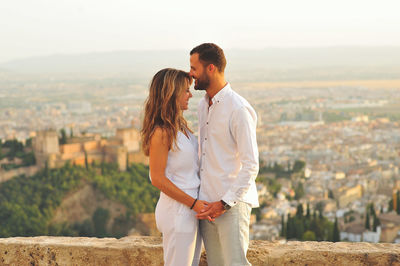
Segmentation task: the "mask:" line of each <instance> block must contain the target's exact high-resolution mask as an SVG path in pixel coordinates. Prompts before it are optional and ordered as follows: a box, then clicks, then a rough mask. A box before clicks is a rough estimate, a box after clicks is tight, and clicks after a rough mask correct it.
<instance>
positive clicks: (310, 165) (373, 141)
mask: <svg viewBox="0 0 400 266" xmlns="http://www.w3.org/2000/svg"><path fill="white" fill-rule="evenodd" d="M338 69H339V70H338ZM350 69H352V68H350ZM354 69H356V68H355V67H354V68H353V70H354ZM384 69H389V71H387V72H386V73H389V74H388V75H387V77H388V78H385V75H384V74H382V73H384V71H383V70H384ZM396 69H397V68H395V67H393V68H389V67H387V66H386V68H379V69H377V70H376V71H375V72H374V71H372V69H370V68H368V69H367V70H365V71H364V72H363V73H364V74H365V76H367V77H363V75H361V74H363V73H361V74H360V73H359V72H357V71H356V70H354V71H353V72H351V71H350V72H348V68H345V69H344V70H341V71H340V68H329V69H324V68H322V69H318V68H311V69H310V68H307V69H306V70H307V71H306V70H304V69H303V70H302V71H303V72H301V73H303V74H298V72H297V71H296V69H290V68H289V69H286V70H285V69H284V68H279V69H275V70H271V71H270V72H268V70H265V72H266V73H267V74H266V77H264V76H260V75H259V76H257V77H252V76H249V75H247V76H246V75H245V74H247V73H249V72H250V71H249V70H246V71H244V72H243V73H245V74H243V75H242V76H239V75H235V74H238V73H240V71H239V68H233V69H232V71H231V72H230V73H229V75H230V76H232V79H229V76H228V78H227V79H228V81H230V83H231V85H232V88H233V89H234V90H236V91H237V92H238V93H239V94H241V95H242V96H243V97H245V98H246V99H247V100H248V101H249V102H250V103H251V104H252V106H253V107H254V109H255V110H256V112H257V115H258V125H257V141H258V148H259V154H260V173H259V177H258V178H257V180H256V182H257V187H258V193H259V200H260V203H261V206H260V208H259V209H257V210H256V211H254V215H253V218H252V224H251V238H252V239H265V240H279V239H285V238H287V239H297V240H329V241H333V237H334V236H333V235H334V232H333V231H334V227H337V228H338V231H339V232H338V233H339V239H336V240H335V241H350V242H359V241H365V242H374V243H376V242H389V243H400V215H399V213H400V207H399V205H400V199H399V196H398V191H400V172H399V167H400V77H399V76H396V74H395V72H396ZM146 71H147V72H146V73H144V74H143V75H142V74H137V73H136V76H135V78H132V77H131V76H129V74H127V73H123V74H121V73H117V74H112V73H110V74H104V72H102V73H98V74H93V73H91V74H87V75H85V74H84V73H80V74H72V75H70V74H68V75H67V74H65V73H61V74H60V73H58V74H44V73H43V74H40V75H39V74H19V73H18V72H13V71H2V70H1V71H0V80H1V81H0V139H1V142H2V144H4V143H6V142H7V141H13V140H16V141H18V142H20V143H22V144H23V145H27V143H30V142H33V143H34V144H33V146H32V152H33V154H34V156H35V158H36V159H35V162H34V163H31V165H29V166H23V165H22V164H23V162H25V159H21V158H17V157H14V158H13V159H10V158H9V157H7V156H2V157H1V158H0V165H1V169H0V182H2V183H5V182H8V181H9V180H11V179H12V178H14V176H16V175H21V174H24V175H25V176H26V177H29V176H30V175H33V174H36V173H38V172H39V171H40V169H42V168H44V167H48V165H45V161H43V160H41V159H40V158H41V157H40V156H41V155H39V154H38V148H36V146H35V145H36V144H35V141H36V143H37V142H38V139H39V137H40V136H42V134H43V133H41V132H53V133H52V134H53V137H54V136H55V138H53V140H54V141H55V142H56V143H57V152H58V150H60V152H59V153H60V155H59V157H60V158H61V157H63V156H64V157H65V158H67V157H68V156H67V155H66V154H70V155H69V156H70V157H68V158H69V159H71V158H72V159H76V163H77V164H78V165H79V164H80V165H84V164H85V161H86V163H88V162H87V161H89V163H91V162H92V161H95V160H96V159H95V158H97V157H96V156H100V155H98V154H99V152H97V153H96V152H95V150H96V149H97V150H96V151H98V150H99V149H100V148H99V147H106V148H105V150H106V151H104V150H103V153H104V154H105V155H104V156H105V157H104V158H106V159H105V160H106V161H107V162H113V161H114V162H117V163H119V164H121V163H122V164H124V167H122V168H121V167H120V170H123V171H124V170H126V168H127V166H129V163H144V164H146V160H145V159H144V158H143V157H141V156H139V155H138V154H139V153H140V145H139V144H138V143H139V135H138V133H137V132H138V131H139V130H140V126H141V117H142V108H143V102H144V100H145V99H146V97H147V86H148V83H149V80H150V77H151V75H152V73H150V72H149V70H146ZM274 71H275V72H274ZM250 73H251V72H250ZM254 73H263V72H262V71H260V72H253V74H254ZM271 73H275V74H277V75H276V76H280V78H279V80H278V79H276V80H272V81H269V78H268V77H269V75H271ZM293 73H297V74H293ZM329 73H335V74H334V75H333V74H332V75H333V77H330V78H326V77H329ZM354 73H356V74H354ZM369 73H373V74H371V75H369ZM292 74H293V75H298V77H299V78H298V80H291V78H290V77H291V76H292ZM367 74H368V75H367ZM301 75H303V77H304V78H303V79H302V78H301ZM136 77H139V78H136ZM310 77H311V78H310ZM312 77H314V78H312ZM360 77H361V78H360ZM192 93H193V95H194V97H193V98H192V99H191V102H190V104H189V105H190V109H189V110H188V111H187V112H186V113H185V117H186V119H187V120H188V122H189V125H190V127H191V128H192V129H193V130H194V132H196V131H197V126H198V125H197V117H196V110H197V103H198V101H199V99H200V98H201V97H202V96H203V94H204V92H198V91H192ZM62 132H63V133H62ZM124 132H125V133H126V132H130V133H132V136H131V137H129V138H126V137H125V135H124V134H125V133H124ZM54 134H56V135H54ZM63 134H64V135H66V136H68V138H69V141H67V142H65V143H62V141H61V139H62V135H63ZM73 138H75V140H73ZM101 140H104V141H103V142H102V141H101ZM90 141H91V142H90ZM95 141H97V142H96V143H97V144H93V145H97V146H96V147H97V148H85V150H76V151H74V152H75V153H76V154H78V153H80V155H79V156H80V157H79V158H78V157H77V156H78V155H73V154H74V153H73V152H68V149H67V146H65V145H67V144H71V145H72V143H78V142H79V143H89V142H90V143H94V142H95ZM58 145H59V146H58ZM118 145H119V146H118ZM116 146H118V147H124V149H125V150H124V151H125V152H126V155H124V156H125V157H118V156H114V155H113V156H111V155H110V154H118V153H119V151H118V152H116V151H115V152H114V150H115V149H116V148H115V147H116ZM61 147H63V148H61ZM71 147H72V146H70V148H69V149H72V150H73V148H71ZM85 147H86V146H85ZM107 147H109V148H107ZM111 147H114V148H111ZM112 149H114V150H112ZM7 150H8V148H7V147H3V148H2V151H3V154H5V152H6V151H7ZM0 151H1V150H0ZM88 151H93V152H92V153H90V152H89V153H87V152H88ZM0 155H1V153H0ZM42 155H43V154H42ZM74 156H75V157H74ZM64 157H63V158H64ZM99 158H100V157H99ZM104 158H103V159H99V160H104ZM113 158H114V159H113ZM121 158H123V159H121ZM78 159H79V160H78ZM66 161H67V160H65V161H62V162H64V163H66ZM59 162H61V161H59ZM126 162H128V164H126ZM64 163H61V164H64ZM11 165H12V166H11ZM61 166H62V165H56V164H54V165H51V166H50V167H61ZM32 167H33V168H32ZM35 167H36V168H35ZM2 183H0V187H1V186H2ZM313 215H314V217H316V216H318V217H319V219H321V221H322V219H324V221H326V226H328V223H329V230H328V229H327V230H328V231H329V232H328V233H327V234H325V235H324V234H318V233H317V232H314V231H312V230H311V229H307V228H308V227H307V226H305V227H304V228H301V229H299V228H297V229H296V230H297V231H296V232H297V233H296V234H289V231H290V230H289V229H290V228H289V227H290V226H289V225H290V224H291V223H290V222H289V221H291V219H293V217H297V218H298V219H303V217H304V219H306V220H307V219H310V221H311V220H312V217H313ZM305 217H307V218H305ZM146 219H148V218H146ZM315 219H317V218H315ZM306 227H307V228H306ZM327 228H328V227H327ZM292 230H293V228H292ZM299 230H300V231H301V233H299Z"/></svg>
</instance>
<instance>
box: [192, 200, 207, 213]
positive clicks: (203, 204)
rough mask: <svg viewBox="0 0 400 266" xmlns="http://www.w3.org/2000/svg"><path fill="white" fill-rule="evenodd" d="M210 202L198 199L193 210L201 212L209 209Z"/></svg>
mask: <svg viewBox="0 0 400 266" xmlns="http://www.w3.org/2000/svg"><path fill="white" fill-rule="evenodd" d="M208 204H209V203H208V202H207V201H204V200H197V201H196V204H195V205H194V206H193V210H194V211H195V212H197V213H201V212H203V211H204V210H206V209H207V206H208Z"/></svg>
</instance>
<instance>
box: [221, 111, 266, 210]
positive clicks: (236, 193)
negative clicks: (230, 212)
mask: <svg viewBox="0 0 400 266" xmlns="http://www.w3.org/2000/svg"><path fill="white" fill-rule="evenodd" d="M256 126H257V115H256V113H255V111H254V110H253V109H252V108H251V107H246V106H243V107H241V108H239V109H237V110H235V111H234V112H233V113H232V118H231V122H230V129H231V134H232V136H233V139H234V140H235V142H236V147H237V152H238V156H239V159H240V163H241V165H242V168H241V170H240V171H239V173H238V175H237V178H236V180H235V182H234V183H233V184H232V185H231V187H230V188H229V190H228V191H227V192H226V193H225V195H224V196H223V197H222V200H223V201H224V202H226V203H227V204H229V205H230V206H234V205H235V204H236V203H237V202H238V201H243V199H244V197H245V196H246V194H247V191H248V190H249V188H250V186H251V185H252V184H253V183H254V182H255V180H256V177H257V174H258V169H259V161H258V147H257V139H256Z"/></svg>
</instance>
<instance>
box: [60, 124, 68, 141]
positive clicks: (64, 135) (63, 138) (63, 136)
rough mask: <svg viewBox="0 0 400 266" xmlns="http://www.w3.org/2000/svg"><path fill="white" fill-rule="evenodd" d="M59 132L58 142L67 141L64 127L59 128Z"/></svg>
mask: <svg viewBox="0 0 400 266" xmlns="http://www.w3.org/2000/svg"><path fill="white" fill-rule="evenodd" d="M60 134H61V138H60V144H66V143H67V133H66V132H65V129H64V128H62V129H60Z"/></svg>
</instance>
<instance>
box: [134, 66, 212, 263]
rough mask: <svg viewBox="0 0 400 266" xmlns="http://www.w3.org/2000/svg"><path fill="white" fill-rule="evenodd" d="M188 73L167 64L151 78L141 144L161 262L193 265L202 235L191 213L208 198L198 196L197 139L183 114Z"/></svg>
mask: <svg viewBox="0 0 400 266" xmlns="http://www.w3.org/2000/svg"><path fill="white" fill-rule="evenodd" d="M191 83H192V79H191V77H190V76H189V74H188V73H186V72H184V71H181V70H176V69H171V68H166V69H163V70H160V71H159V72H158V73H157V74H156V75H155V76H154V77H153V79H152V81H151V85H150V92H149V97H148V98H147V100H146V102H145V114H144V120H143V128H142V130H141V135H142V148H143V151H144V153H145V154H146V155H147V156H149V165H150V176H151V183H152V184H153V185H154V186H156V187H157V188H158V189H160V190H161V193H160V199H159V200H158V203H157V206H156V223H157V228H158V230H160V232H161V233H162V234H163V248H164V263H165V265H174V266H181V265H198V264H199V261H200V253H201V238H200V233H199V231H198V220H197V219H196V217H195V215H196V212H197V213H198V212H200V211H201V210H203V209H204V208H205V206H206V205H207V202H205V201H201V200H197V196H198V190H199V186H200V179H199V175H198V170H199V166H198V151H197V150H198V147H197V139H196V137H195V136H194V135H193V134H192V131H191V130H190V129H189V128H188V126H187V122H186V120H185V119H184V118H183V115H182V113H183V111H184V110H187V109H188V103H189V99H190V98H191V97H192V94H191V92H190V89H189V87H190V85H191Z"/></svg>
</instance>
